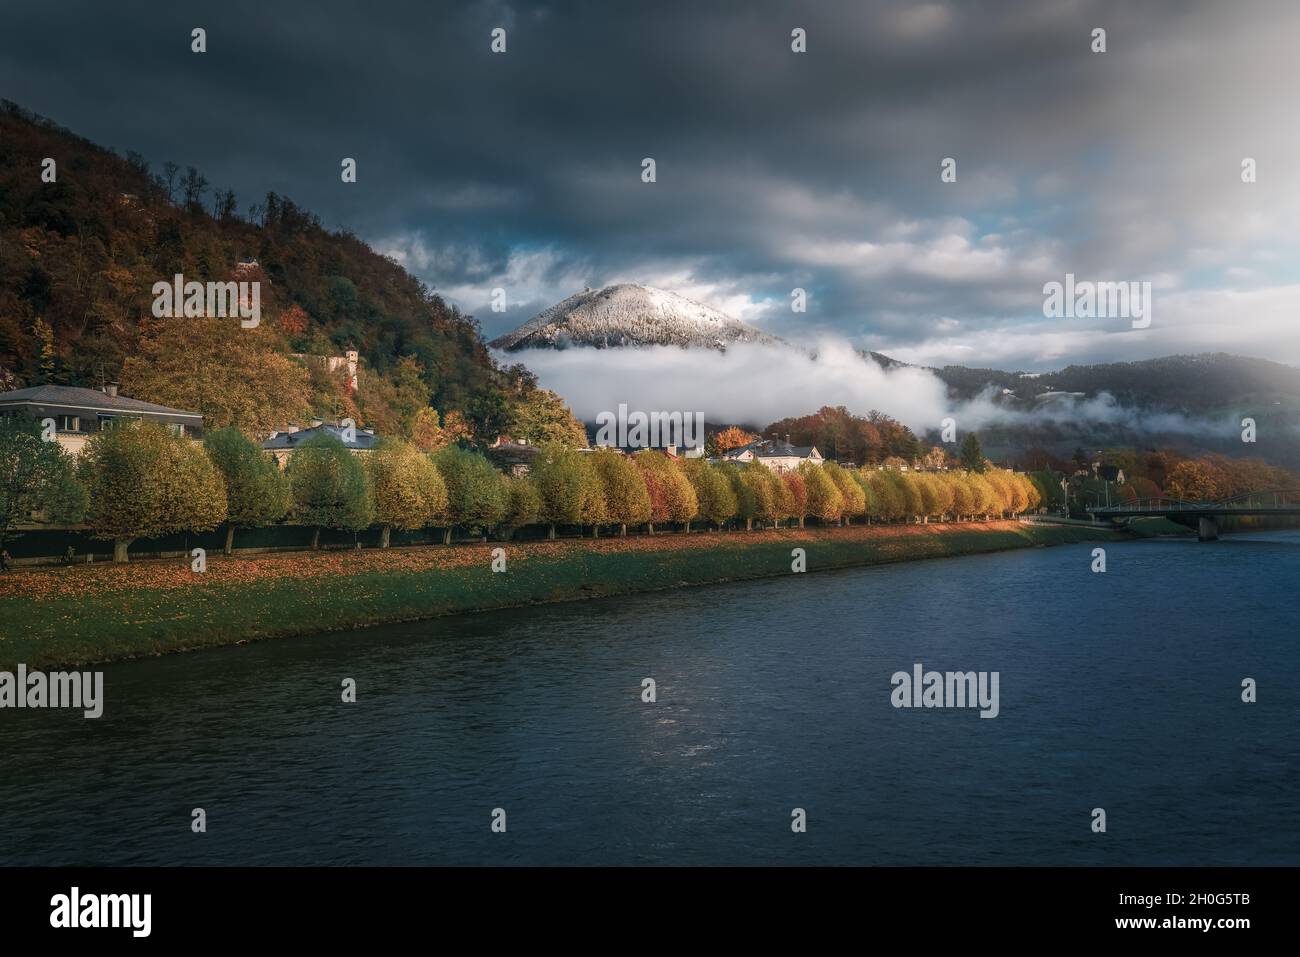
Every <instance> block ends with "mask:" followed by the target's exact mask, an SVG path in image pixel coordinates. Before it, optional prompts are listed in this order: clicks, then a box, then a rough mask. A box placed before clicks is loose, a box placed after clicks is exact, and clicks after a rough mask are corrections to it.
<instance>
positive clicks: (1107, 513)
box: [1084, 489, 1300, 542]
mask: <svg viewBox="0 0 1300 957" xmlns="http://www.w3.org/2000/svg"><path fill="white" fill-rule="evenodd" d="M1084 510H1085V511H1086V512H1087V513H1088V514H1089V515H1091V516H1092V517H1093V519H1094V520H1096V519H1102V518H1109V519H1121V518H1152V517H1161V518H1167V519H1169V520H1170V521H1172V522H1177V523H1178V524H1179V525H1187V526H1189V527H1191V528H1195V529H1196V532H1197V538H1198V539H1199V540H1200V541H1202V542H1212V541H1214V540H1215V539H1217V538H1218V537H1219V523H1218V521H1217V519H1219V518H1222V517H1226V516H1229V515H1300V489H1274V490H1269V491H1263V492H1244V493H1242V494H1241V495H1234V496H1233V497H1232V498H1225V499H1222V500H1220V501H1217V502H1189V501H1187V500H1186V499H1181V498H1168V497H1166V496H1161V497H1160V498H1141V499H1138V500H1137V501H1134V502H1124V503H1122V504H1119V505H1101V506H1092V507H1088V508H1085V509H1084Z"/></svg>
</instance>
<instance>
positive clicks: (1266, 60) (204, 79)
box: [0, 0, 1300, 366]
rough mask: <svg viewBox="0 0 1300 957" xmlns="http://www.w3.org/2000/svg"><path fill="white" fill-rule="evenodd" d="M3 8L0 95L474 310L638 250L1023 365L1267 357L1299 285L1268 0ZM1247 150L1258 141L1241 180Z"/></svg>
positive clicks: (773, 295)
mask: <svg viewBox="0 0 1300 957" xmlns="http://www.w3.org/2000/svg"><path fill="white" fill-rule="evenodd" d="M5 19H6V29H5V31H4V33H3V35H2V36H0V95H4V96H7V97H9V98H10V99H13V100H16V101H17V102H19V103H21V104H22V105H23V106H25V107H27V108H29V109H32V110H35V111H37V112H39V113H42V114H45V115H47V116H50V117H51V118H53V119H55V120H56V121H58V122H60V123H62V124H64V125H66V126H69V127H71V128H72V129H74V130H75V131H77V132H79V133H81V134H82V135H85V136H87V137H89V138H90V139H92V140H95V141H97V142H101V143H105V144H109V145H113V146H116V147H118V148H120V149H123V150H125V149H135V150H138V151H140V152H142V153H144V154H145V155H146V156H148V157H149V158H150V159H152V160H153V161H154V162H155V165H159V164H161V163H162V162H163V161H164V160H167V159H173V160H175V161H177V162H179V163H181V164H183V165H188V164H193V165H196V166H198V167H199V168H200V169H201V170H202V171H203V172H204V173H205V174H206V175H207V177H208V179H209V180H210V181H211V183H212V184H213V186H214V187H218V188H225V187H232V188H234V189H235V190H236V191H237V192H238V193H239V196H240V200H241V205H243V206H245V207H246V206H247V205H248V204H249V203H251V202H253V201H254V200H255V199H257V198H259V197H260V196H261V195H262V194H264V193H265V192H267V191H268V190H274V191H276V192H280V193H284V194H286V195H289V196H291V197H293V198H294V199H295V200H296V201H298V202H300V203H302V204H304V205H306V206H308V207H309V208H311V209H313V210H315V211H317V212H318V213H319V214H320V216H321V218H322V220H323V222H325V223H326V225H329V226H346V227H348V228H350V229H352V230H353V231H354V232H356V233H358V234H359V235H361V236H362V237H364V238H366V239H368V240H369V241H371V242H372V244H374V245H376V246H377V247H378V248H380V249H382V250H383V251H385V252H388V253H390V254H393V255H395V256H396V257H397V258H399V259H400V260H402V261H403V262H404V263H405V264H406V265H407V266H408V267H409V268H410V269H412V271H414V272H415V273H417V274H418V275H420V276H421V277H422V278H424V279H426V280H427V281H428V282H429V283H430V284H431V285H433V286H435V287H436V288H438V289H440V290H442V291H443V292H444V294H446V295H447V296H448V297H449V298H451V299H453V300H455V301H457V302H458V303H460V304H461V305H462V306H463V307H465V308H467V309H468V310H470V311H473V312H475V313H476V314H477V315H479V317H480V318H481V319H482V320H483V323H484V327H485V329H486V330H487V331H488V332H489V333H496V332H500V331H503V330H504V329H505V328H508V327H509V326H512V325H515V324H517V323H518V322H520V321H522V320H523V319H526V318H527V317H528V316H529V315H531V314H532V313H533V312H535V311H537V310H538V309H540V308H542V307H544V306H546V305H549V304H550V303H551V302H553V301H555V300H556V299H559V298H561V297H562V296H564V295H568V294H569V293H571V292H573V291H575V289H578V288H581V286H582V285H584V284H592V285H596V284H603V283H607V282H611V281H622V280H639V281H646V282H650V283H654V284H660V285H668V286H670V287H672V288H675V289H678V290H679V291H682V292H685V293H687V294H688V295H693V296H695V297H696V298H702V299H706V300H708V301H710V302H711V303H713V304H714V305H717V306H719V307H720V308H724V309H727V310H729V311H731V312H733V313H735V314H738V315H739V316H740V317H741V318H745V319H748V320H750V321H755V322H758V323H760V324H762V325H764V326H765V327H767V328H769V329H770V330H771V331H774V332H777V333H779V334H783V335H786V336H794V337H799V336H800V335H804V334H808V335H811V334H813V333H815V332H816V333H821V332H838V333H842V334H845V335H849V336H851V337H853V338H854V339H855V341H857V342H859V343H860V344H863V345H869V346H873V347H876V348H885V349H892V350H899V351H902V352H903V353H904V354H906V355H908V356H909V357H912V358H916V359H919V360H926V361H939V360H945V361H976V360H978V361H979V362H980V364H994V362H995V361H1005V362H1007V363H1011V364H1016V363H1019V364H1022V365H1025V366H1032V365H1035V364H1037V363H1047V364H1052V363H1054V362H1055V361H1056V360H1057V359H1059V358H1060V357H1062V356H1068V357H1069V358H1071V359H1080V358H1097V357H1112V358H1118V357H1125V356H1128V355H1134V354H1137V353H1142V354H1157V353H1164V352H1171V351H1188V350H1187V349H1186V348H1180V347H1179V346H1178V345H1174V343H1176V342H1192V343H1195V344H1199V345H1206V346H1210V347H1216V348H1217V347H1223V348H1227V349H1228V351H1239V352H1254V353H1257V354H1266V353H1268V354H1274V355H1276V352H1277V348H1278V346H1279V344H1278V343H1277V342H1276V340H1277V338H1278V328H1277V321H1278V320H1277V317H1278V316H1279V315H1281V314H1290V310H1291V309H1292V308H1293V306H1294V288H1293V284H1294V283H1295V281H1296V277H1295V276H1294V274H1293V272H1291V271H1289V270H1290V266H1289V264H1288V261H1289V259H1290V257H1288V256H1285V255H1283V256H1282V257H1281V258H1282V260H1284V261H1282V262H1279V261H1278V258H1277V257H1278V254H1279V252H1282V253H1286V252H1289V251H1290V244H1291V243H1292V242H1293V241H1292V240H1291V239H1290V238H1289V236H1290V232H1291V230H1290V223H1291V222H1293V221H1294V216H1295V213H1296V212H1298V211H1300V209H1298V207H1300V193H1298V191H1297V190H1296V188H1295V187H1294V186H1293V185H1292V183H1291V181H1290V177H1289V176H1287V175H1285V167H1284V165H1283V161H1284V158H1288V159H1289V156H1288V154H1287V151H1288V150H1291V151H1292V152H1291V154H1290V155H1294V149H1293V148H1294V146H1295V145H1296V141H1295V134H1294V132H1292V129H1293V126H1294V124H1293V123H1292V122H1291V120H1290V109H1289V104H1288V102H1287V98H1288V97H1289V96H1290V93H1289V92H1288V90H1289V89H1291V88H1294V81H1295V80H1296V79H1297V77H1296V70H1295V68H1294V66H1293V65H1292V62H1293V60H1294V57H1293V56H1292V55H1291V53H1290V51H1289V49H1288V48H1287V46H1286V43H1285V37H1286V36H1287V34H1288V33H1290V35H1294V27H1295V26H1296V22H1295V19H1296V13H1295V12H1294V11H1293V10H1292V9H1291V7H1290V6H1289V5H1287V4H1283V3H1281V2H1278V3H1272V2H1258V3H1245V4H1235V5H1222V4H1210V3H1197V2H1167V3H1160V2H1151V3H1144V4H1129V3H1122V2H1101V0H1076V2H1055V3H1054V2H1050V0H1049V2H1043V0H1024V2H999V3H961V4H958V3H910V4H904V3H863V2H846V3H818V4H815V5H810V4H791V3H784V4H781V3H753V2H749V3H745V4H730V3H718V4H711V5H709V4H701V3H655V4H637V5H633V4H627V3H611V2H592V3H562V4H561V3H557V4H505V3H497V2H484V3H468V4H439V3H429V2H427V0H425V2H409V3H382V2H374V3H356V4H354V3H346V4H345V3H324V2H311V3H285V2H276V3H268V2H265V0H262V2H256V3H239V2H228V0H227V2H220V3H192V4H157V3H124V4H123V3H116V4H112V5H106V4H99V3H87V2H82V3H76V2H74V3H65V4H60V5H57V6H52V5H49V4H48V3H45V2H34V0H19V2H17V3H14V2H10V3H9V4H8V10H7V12H6V17H5ZM1287 24H1289V25H1290V30H1288V29H1287V28H1286V25H1287ZM196 26H202V27H204V28H206V29H207V31H208V48H209V52H208V53H206V54H204V55H196V54H193V53H191V52H190V51H189V34H190V30H191V29H192V28H193V27H196ZM497 26H503V27H505V28H506V30H507V32H508V52H507V53H506V54H505V55H494V54H493V53H491V52H490V50H489V32H490V30H491V29H492V28H493V27H497ZM796 26H797V27H802V28H805V29H806V30H807V33H808V51H809V52H808V53H807V54H794V53H792V52H791V51H790V45H789V44H790V31H791V29H792V28H794V27H796ZM1094 26H1104V27H1105V28H1106V29H1107V31H1108V52H1106V53H1105V54H1093V53H1091V52H1090V50H1089V40H1090V37H1089V34H1090V31H1091V29H1092V28H1093V27H1094ZM1246 155H1251V156H1258V157H1260V159H1261V163H1262V164H1265V165H1264V167H1263V168H1264V169H1269V166H1268V165H1267V161H1270V160H1271V161H1272V163H1273V165H1272V167H1271V170H1270V173H1271V175H1270V176H1268V177H1264V176H1261V182H1260V183H1259V184H1257V185H1256V186H1254V187H1251V189H1253V190H1254V192H1252V193H1251V194H1249V199H1250V200H1251V201H1252V202H1253V203H1254V204H1255V205H1254V206H1245V205H1243V203H1242V198H1243V197H1242V192H1241V191H1242V189H1243V186H1242V184H1241V183H1240V181H1239V178H1238V175H1237V171H1238V164H1239V163H1240V159H1241V157H1242V156H1246ZM344 156H350V157H355V158H356V159H357V161H358V164H359V182H358V183H356V184H355V185H344V184H342V183H341V182H340V181H339V162H340V160H341V158H342V157H344ZM647 156H649V157H654V158H655V160H656V162H657V164H658V182H657V183H655V184H653V185H647V184H643V183H642V182H641V181H640V162H641V159H642V158H643V157H647ZM947 156H952V157H955V158H956V159H957V161H958V182H957V183H955V184H941V183H940V182H939V177H938V172H939V162H940V160H941V159H942V158H943V157H947ZM1270 257H1273V258H1270ZM1066 271H1073V272H1075V273H1078V274H1080V275H1092V276H1094V277H1095V278H1099V279H1115V280H1128V279H1153V280H1155V281H1157V282H1158V283H1159V284H1160V287H1161V288H1162V289H1163V290H1164V295H1165V296H1166V298H1167V302H1168V307H1167V310H1166V311H1165V313H1164V315H1165V316H1166V317H1167V318H1168V319H1169V320H1170V324H1169V325H1168V326H1167V327H1166V328H1167V329H1168V330H1169V332H1167V333H1165V332H1162V331H1161V329H1160V328H1159V327H1157V328H1156V329H1155V330H1154V331H1152V332H1151V333H1150V334H1149V335H1146V336H1144V337H1143V338H1142V339H1141V340H1136V339H1135V338H1134V337H1133V336H1128V337H1122V336H1118V335H1116V333H1117V332H1118V330H1115V329H1109V328H1106V327H1105V326H1104V325H1102V324H1097V325H1095V326H1093V327H1087V328H1085V326H1086V324H1076V325H1075V326H1068V325H1062V324H1061V323H1059V322H1058V323H1056V324H1050V323H1047V322H1046V321H1045V320H1043V319H1042V315H1041V305H1042V293H1041V287H1042V284H1043V282H1045V281H1048V280H1051V279H1059V278H1060V277H1061V276H1062V274H1063V273H1064V272H1066ZM495 286H502V287H504V288H506V290H507V293H508V300H509V302H510V303H511V304H512V308H511V310H510V311H509V312H507V313H506V314H504V315H497V314H493V313H491V312H489V311H488V310H487V309H486V303H487V302H488V299H489V293H490V290H491V289H492V288H493V287H495ZM794 286H801V287H803V288H806V289H807V290H808V291H809V293H810V294H811V306H810V309H809V312H808V313H806V314H802V315H796V314H793V313H791V312H790V310H789V308H788V302H789V298H788V297H789V292H790V289H791V288H792V287H794ZM1216 297H1217V298H1216ZM1234 297H1235V298H1234ZM1242 297H1246V298H1244V299H1243V298H1242ZM1230 308H1237V309H1240V308H1249V310H1250V316H1249V317H1247V318H1246V320H1245V321H1244V322H1243V319H1242V317H1241V316H1237V317H1236V318H1235V319H1234V320H1233V321H1231V322H1229V321H1225V320H1224V319H1223V318H1222V313H1223V311H1224V310H1227V309H1230ZM1175 319H1177V320H1178V323H1179V325H1177V326H1175V325H1174V322H1173V321H1174V320H1175ZM1252 323H1253V325H1252ZM1227 329H1231V330H1232V336H1237V337H1239V338H1240V344H1239V345H1238V347H1236V348H1233V343H1234V341H1235V340H1233V339H1232V338H1231V337H1230V336H1228V335H1227V333H1226V331H1225V330H1227ZM991 332H996V333H997V335H996V336H990V333H991ZM1219 337H1222V338H1225V339H1227V340H1228V341H1224V342H1220V341H1219ZM976 349H978V350H983V354H982V355H971V354H968V353H970V352H971V350H976ZM1296 357H1297V356H1291V358H1296Z"/></svg>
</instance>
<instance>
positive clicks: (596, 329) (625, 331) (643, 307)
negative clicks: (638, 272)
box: [489, 283, 781, 352]
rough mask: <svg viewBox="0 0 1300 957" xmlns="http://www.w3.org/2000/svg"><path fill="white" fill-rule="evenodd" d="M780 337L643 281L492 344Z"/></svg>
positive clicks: (592, 293) (554, 309)
mask: <svg viewBox="0 0 1300 957" xmlns="http://www.w3.org/2000/svg"><path fill="white" fill-rule="evenodd" d="M780 341H781V340H779V339H776V338H775V337H773V336H769V335H768V334H767V333H765V332H762V331H761V330H759V329H755V328H754V327H753V326H749V325H746V324H745V323H743V322H741V321H740V320H738V319H733V318H731V317H730V316H728V315H726V314H725V313H722V312H719V311H718V310H717V309H713V308H711V307H709V306H706V305H704V304H702V303H698V302H695V301H694V300H693V299H687V298H686V297H685V296H679V295H677V294H676V293H673V292H667V291H665V290H663V289H655V288H653V287H651V286H642V285H639V284H637V283H621V284H619V285H616V286H606V287H605V288H604V289H587V290H584V291H583V292H580V293H577V294H576V295H573V296H570V297H569V298H568V299H565V300H563V301H562V302H558V303H556V304H555V305H554V306H551V307H550V308H549V309H546V310H544V311H543V312H540V313H538V314H537V315H536V316H534V317H533V318H532V319H530V320H529V321H528V322H526V323H524V324H523V325H522V326H520V327H519V328H518V329H516V330H515V331H514V332H509V333H506V334H505V335H504V336H501V337H499V338H497V339H494V340H492V342H490V343H489V345H490V346H491V347H492V348H493V349H504V350H506V351H508V352H514V351H517V350H519V349H537V348H542V349H547V348H549V349H563V348H565V347H567V346H594V347H596V348H602V349H603V348H606V347H610V346H704V347H706V348H710V349H725V348H726V347H727V346H728V345H729V344H731V343H736V342H758V343H770V342H780Z"/></svg>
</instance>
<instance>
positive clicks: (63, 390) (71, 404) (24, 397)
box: [0, 385, 203, 419]
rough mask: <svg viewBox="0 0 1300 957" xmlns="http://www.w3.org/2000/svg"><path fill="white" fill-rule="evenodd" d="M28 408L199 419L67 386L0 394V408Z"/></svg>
mask: <svg viewBox="0 0 1300 957" xmlns="http://www.w3.org/2000/svg"><path fill="white" fill-rule="evenodd" d="M15 405H31V406H37V407H48V406H54V407H57V408H61V409H79V410H81V409H84V410H89V411H94V412H120V413H134V414H136V415H168V416H177V417H182V418H191V419H202V418H203V416H202V415H201V414H200V413H198V412H185V411H183V410H181V409H173V408H171V407H170V406H166V405H157V404H155V403H153V402H142V401H141V400H139V399H132V398H130V397H128V396H125V395H109V394H108V393H107V392H101V391H100V390H99V389H82V388H79V387H77V386H70V385H37V386H32V387H30V388H27V389H14V390H13V391H12V392H0V406H15Z"/></svg>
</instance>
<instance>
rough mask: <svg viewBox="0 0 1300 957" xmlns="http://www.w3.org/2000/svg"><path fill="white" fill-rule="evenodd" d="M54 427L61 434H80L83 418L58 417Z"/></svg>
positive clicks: (72, 416)
mask: <svg viewBox="0 0 1300 957" xmlns="http://www.w3.org/2000/svg"><path fill="white" fill-rule="evenodd" d="M54 427H55V428H56V429H57V430H58V431H60V432H80V431H81V418H80V417H79V416H75V415H56V416H55V417H54Z"/></svg>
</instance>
